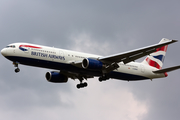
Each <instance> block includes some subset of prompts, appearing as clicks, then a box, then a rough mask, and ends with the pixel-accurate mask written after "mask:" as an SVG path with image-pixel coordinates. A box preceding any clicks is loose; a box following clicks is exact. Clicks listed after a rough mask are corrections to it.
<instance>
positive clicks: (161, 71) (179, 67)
mask: <svg viewBox="0 0 180 120" xmlns="http://www.w3.org/2000/svg"><path fill="white" fill-rule="evenodd" d="M177 69H180V65H179V66H175V67H170V68H165V69H161V70H157V71H153V73H165V72H171V71H173V70H177Z"/></svg>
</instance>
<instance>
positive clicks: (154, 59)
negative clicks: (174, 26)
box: [142, 38, 170, 69]
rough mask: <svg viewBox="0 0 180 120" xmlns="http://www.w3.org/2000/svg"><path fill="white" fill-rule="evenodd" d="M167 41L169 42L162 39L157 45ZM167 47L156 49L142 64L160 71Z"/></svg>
mask: <svg viewBox="0 0 180 120" xmlns="http://www.w3.org/2000/svg"><path fill="white" fill-rule="evenodd" d="M167 41H170V40H169V39H166V38H163V39H162V40H161V41H160V42H159V43H163V42H167ZM167 47H168V45H166V46H163V47H160V48H157V49H156V52H154V53H151V54H150V55H148V56H147V57H146V59H145V60H144V61H143V62H142V63H143V64H146V65H150V66H152V67H155V68H157V69H161V68H162V66H163V62H164V58H165V55H166V51H167Z"/></svg>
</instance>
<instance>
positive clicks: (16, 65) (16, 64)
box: [13, 62, 20, 73]
mask: <svg viewBox="0 0 180 120" xmlns="http://www.w3.org/2000/svg"><path fill="white" fill-rule="evenodd" d="M18 64H19V63H18V62H13V65H14V67H17V68H16V69H15V70H14V71H15V72H16V73H18V72H20V69H19V68H18Z"/></svg>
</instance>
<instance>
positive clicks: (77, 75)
mask: <svg viewBox="0 0 180 120" xmlns="http://www.w3.org/2000/svg"><path fill="white" fill-rule="evenodd" d="M174 42H177V40H168V39H166V38H163V39H162V40H161V41H160V42H159V43H158V44H154V45H151V46H147V47H143V48H139V49H135V50H132V51H128V52H123V53H118V54H114V55H110V56H105V57H103V56H99V55H93V54H87V53H81V52H75V51H70V50H64V49H58V48H54V47H47V46H42V45H35V44H29V43H13V44H10V45H8V46H7V47H6V48H4V49H2V50H1V54H2V55H3V56H4V57H6V58H7V59H9V60H10V61H12V62H13V64H14V66H15V67H16V69H15V72H16V73H17V72H19V71H20V69H19V67H18V64H23V65H29V66H35V67H42V68H49V69H54V70H55V71H50V72H47V73H46V75H45V77H46V79H47V80H48V81H49V82H53V83H66V82H67V81H68V78H71V79H78V80H79V81H80V84H77V88H83V87H86V86H87V85H88V84H87V83H86V82H83V80H87V79H88V78H93V77H99V81H105V80H108V79H110V78H114V79H120V80H126V81H137V80H145V79H151V80H152V79H154V78H162V77H167V76H168V74H167V72H170V71H173V70H176V69H179V68H180V66H175V67H170V68H165V69H162V66H163V61H164V57H165V54H166V50H167V47H168V44H171V43H174ZM144 56H147V57H146V58H145V59H144V60H143V61H142V62H141V63H138V62H134V61H135V60H136V59H139V58H141V57H144Z"/></svg>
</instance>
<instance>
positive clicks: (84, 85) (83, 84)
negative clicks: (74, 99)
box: [76, 82, 88, 89]
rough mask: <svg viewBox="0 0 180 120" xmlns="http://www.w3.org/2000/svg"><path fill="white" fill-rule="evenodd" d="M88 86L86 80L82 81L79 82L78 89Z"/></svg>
mask: <svg viewBox="0 0 180 120" xmlns="http://www.w3.org/2000/svg"><path fill="white" fill-rule="evenodd" d="M87 86H88V84H87V83H86V82H84V83H80V84H77V86H76V87H77V88H78V89H80V88H84V87H87Z"/></svg>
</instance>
